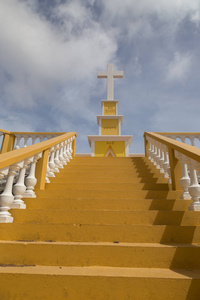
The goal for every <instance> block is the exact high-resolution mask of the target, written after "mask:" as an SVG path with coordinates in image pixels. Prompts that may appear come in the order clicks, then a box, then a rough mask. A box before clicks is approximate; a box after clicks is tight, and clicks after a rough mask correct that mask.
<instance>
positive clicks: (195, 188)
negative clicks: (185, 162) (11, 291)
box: [188, 160, 200, 211]
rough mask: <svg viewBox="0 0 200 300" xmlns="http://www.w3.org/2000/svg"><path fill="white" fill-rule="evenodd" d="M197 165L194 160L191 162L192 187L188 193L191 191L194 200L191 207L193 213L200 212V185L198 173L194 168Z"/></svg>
mask: <svg viewBox="0 0 200 300" xmlns="http://www.w3.org/2000/svg"><path fill="white" fill-rule="evenodd" d="M195 164H196V163H195V162H194V161H192V160H190V161H189V170H190V180H191V185H190V187H189V188H188V191H189V193H190V196H191V197H192V200H193V202H192V203H191V205H190V206H189V210H191V211H200V202H199V197H200V185H199V183H198V178H197V171H196V170H195V168H194V166H195Z"/></svg>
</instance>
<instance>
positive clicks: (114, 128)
mask: <svg viewBox="0 0 200 300" xmlns="http://www.w3.org/2000/svg"><path fill="white" fill-rule="evenodd" d="M118 134H119V128H118V120H112V119H109V120H107V119H102V120H101V135H118Z"/></svg>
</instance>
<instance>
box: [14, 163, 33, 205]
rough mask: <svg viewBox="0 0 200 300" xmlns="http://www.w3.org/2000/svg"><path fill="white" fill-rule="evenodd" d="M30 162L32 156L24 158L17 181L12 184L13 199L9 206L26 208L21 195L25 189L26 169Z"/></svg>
mask: <svg viewBox="0 0 200 300" xmlns="http://www.w3.org/2000/svg"><path fill="white" fill-rule="evenodd" d="M31 162H33V157H30V158H27V159H25V161H24V164H23V167H22V168H21V170H20V173H19V178H18V181H17V183H16V184H15V185H14V186H13V194H14V201H13V204H12V206H11V208H19V209H25V208H26V204H25V203H24V201H23V200H22V197H23V195H24V193H25V191H26V186H25V184H24V181H25V173H26V169H27V167H28V165H29V164H30V163H31Z"/></svg>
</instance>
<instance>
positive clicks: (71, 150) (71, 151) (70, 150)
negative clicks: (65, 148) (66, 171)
mask: <svg viewBox="0 0 200 300" xmlns="http://www.w3.org/2000/svg"><path fill="white" fill-rule="evenodd" d="M72 141H73V137H71V138H70V144H69V152H70V159H72V153H73V149H72Z"/></svg>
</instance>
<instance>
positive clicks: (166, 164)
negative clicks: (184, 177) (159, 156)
mask: <svg viewBox="0 0 200 300" xmlns="http://www.w3.org/2000/svg"><path fill="white" fill-rule="evenodd" d="M163 152H164V163H163V169H164V171H165V173H164V175H163V177H164V178H170V165H169V157H168V153H167V147H166V146H164V150H163ZM168 183H170V182H168Z"/></svg>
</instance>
